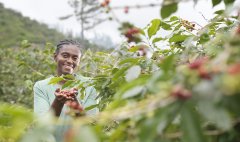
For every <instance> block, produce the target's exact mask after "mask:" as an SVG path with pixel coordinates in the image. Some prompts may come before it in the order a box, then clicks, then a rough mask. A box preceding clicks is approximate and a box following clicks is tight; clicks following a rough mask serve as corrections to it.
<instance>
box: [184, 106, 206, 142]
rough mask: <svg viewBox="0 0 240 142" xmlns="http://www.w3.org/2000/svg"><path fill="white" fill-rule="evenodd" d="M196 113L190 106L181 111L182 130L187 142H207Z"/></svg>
mask: <svg viewBox="0 0 240 142" xmlns="http://www.w3.org/2000/svg"><path fill="white" fill-rule="evenodd" d="M200 124H201V123H200V121H199V120H198V116H197V113H196V111H195V110H194V109H193V107H192V106H190V105H185V106H184V107H183V108H182V110H181V129H182V130H183V139H184V141H186V142H206V139H205V137H204V135H203V132H202V130H201V126H200Z"/></svg>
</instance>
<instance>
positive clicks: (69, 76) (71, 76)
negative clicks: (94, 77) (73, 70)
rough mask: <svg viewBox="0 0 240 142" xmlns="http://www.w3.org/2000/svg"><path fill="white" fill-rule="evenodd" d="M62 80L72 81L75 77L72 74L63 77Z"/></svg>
mask: <svg viewBox="0 0 240 142" xmlns="http://www.w3.org/2000/svg"><path fill="white" fill-rule="evenodd" d="M63 78H65V79H72V80H74V79H75V77H74V76H73V75H72V74H67V75H64V76H63Z"/></svg>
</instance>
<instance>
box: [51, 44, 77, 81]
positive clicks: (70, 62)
mask: <svg viewBox="0 0 240 142" xmlns="http://www.w3.org/2000/svg"><path fill="white" fill-rule="evenodd" d="M80 57H81V51H80V50H79V48H78V47H77V46H76V45H63V47H61V48H60V50H59V52H58V53H57V54H54V60H55V61H56V63H57V73H58V75H59V76H61V75H66V74H72V73H73V72H74V70H75V69H76V68H77V67H78V65H79V62H80Z"/></svg>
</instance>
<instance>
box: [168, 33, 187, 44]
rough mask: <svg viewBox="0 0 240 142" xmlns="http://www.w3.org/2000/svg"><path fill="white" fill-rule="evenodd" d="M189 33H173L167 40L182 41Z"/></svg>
mask: <svg viewBox="0 0 240 142" xmlns="http://www.w3.org/2000/svg"><path fill="white" fill-rule="evenodd" d="M188 37H189V35H180V34H174V35H173V36H172V37H171V38H170V39H169V42H182V41H184V40H185V39H186V38H188Z"/></svg>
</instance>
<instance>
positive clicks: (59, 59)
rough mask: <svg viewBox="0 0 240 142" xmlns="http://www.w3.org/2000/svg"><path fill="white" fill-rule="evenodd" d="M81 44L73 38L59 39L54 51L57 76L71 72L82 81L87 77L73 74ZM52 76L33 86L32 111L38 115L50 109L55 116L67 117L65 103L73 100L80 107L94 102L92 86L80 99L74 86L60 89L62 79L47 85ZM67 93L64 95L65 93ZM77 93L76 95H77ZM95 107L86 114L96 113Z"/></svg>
mask: <svg viewBox="0 0 240 142" xmlns="http://www.w3.org/2000/svg"><path fill="white" fill-rule="evenodd" d="M81 48H82V46H81V45H80V44H79V43H78V42H76V41H73V40H64V41H60V42H59V44H58V45H57V48H56V50H55V53H54V60H55V62H56V64H57V68H56V73H57V76H62V75H67V74H72V75H74V76H75V77H76V79H79V80H80V81H84V80H86V79H87V78H86V77H83V76H80V75H78V76H77V75H75V74H74V72H76V69H77V67H78V65H79V63H80V58H81V50H80V49H81ZM52 77H53V76H51V77H49V78H47V79H44V80H40V81H37V82H36V83H35V85H34V87H33V90H34V112H35V113H36V114H37V115H38V116H44V115H45V114H46V113H47V112H49V110H52V111H53V113H54V114H55V116H56V117H59V118H65V117H67V116H66V114H65V112H66V110H68V109H69V108H68V106H67V104H69V102H74V103H75V104H77V105H79V106H81V107H83V108H84V107H88V106H90V105H94V104H96V99H95V98H96V91H95V89H94V88H93V87H88V88H86V89H85V90H86V91H85V93H86V95H85V97H84V98H83V99H82V100H80V99H79V97H78V96H79V95H81V94H78V93H79V92H78V91H77V90H76V89H74V88H69V89H64V91H61V87H62V85H63V84H64V83H65V82H64V81H62V82H59V83H58V84H54V85H52V84H51V85H49V84H48V83H49V81H50V80H51V78H52ZM66 93H67V94H68V95H65V94H66ZM77 94H78V95H77ZM97 111H98V110H97V109H94V110H91V111H89V112H87V114H95V113H97Z"/></svg>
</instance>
